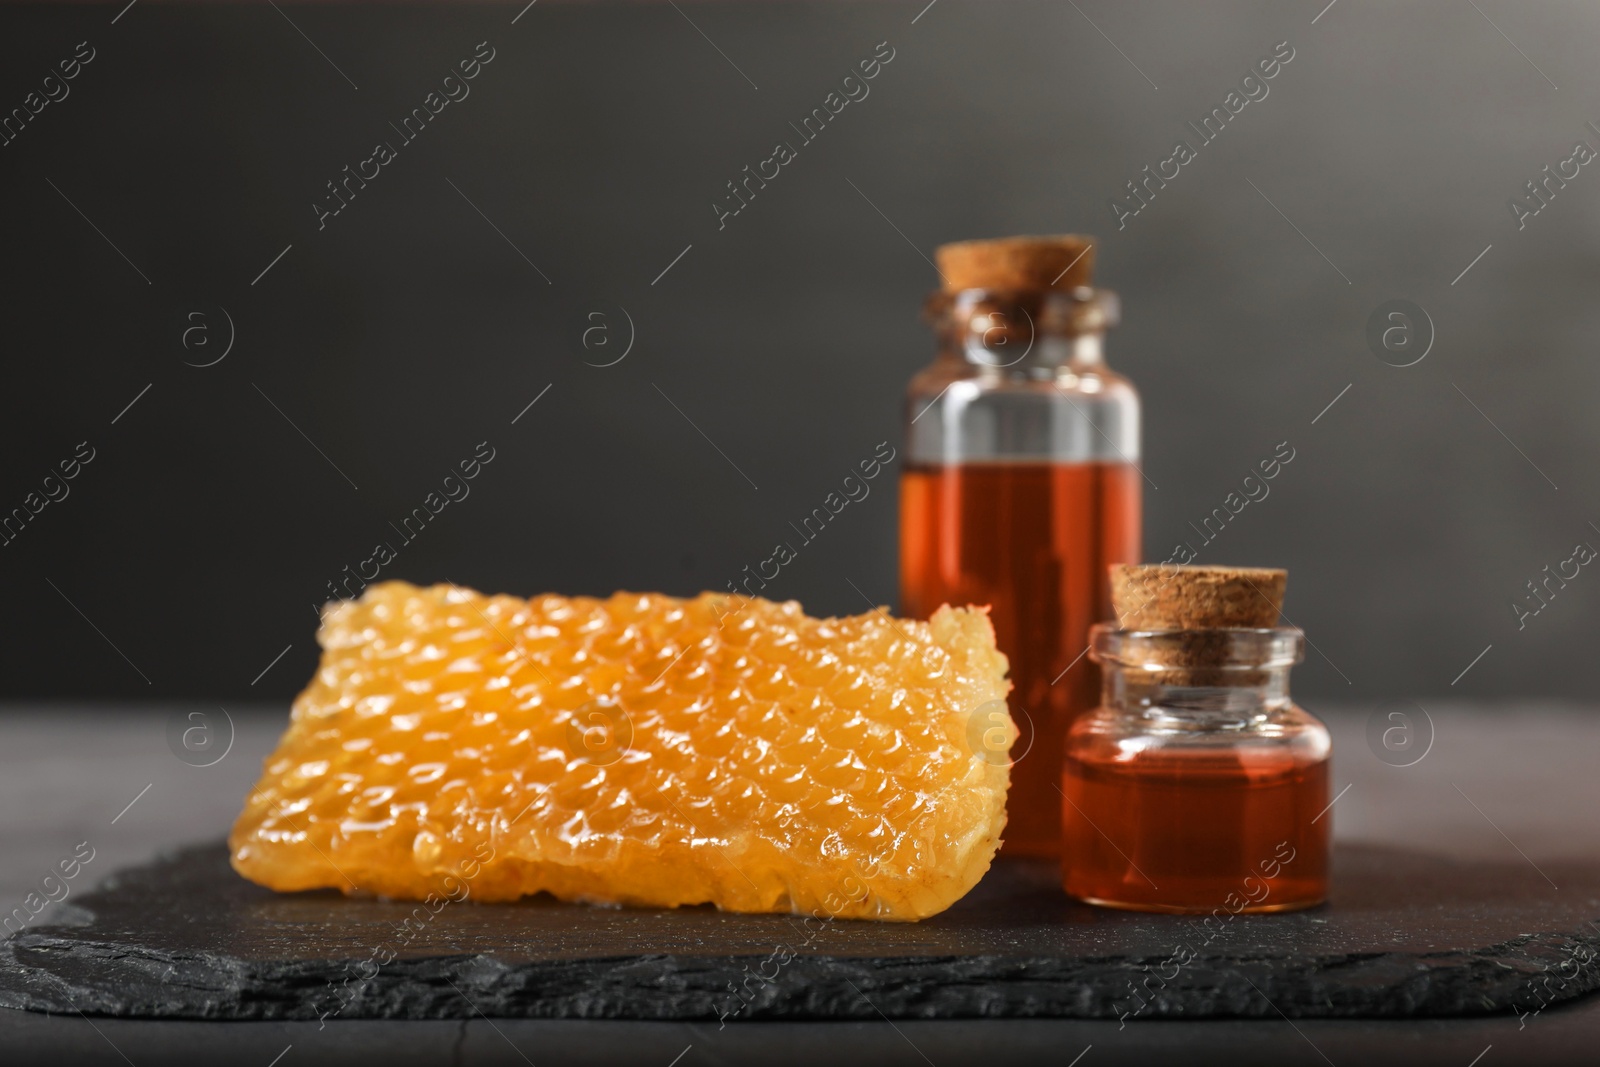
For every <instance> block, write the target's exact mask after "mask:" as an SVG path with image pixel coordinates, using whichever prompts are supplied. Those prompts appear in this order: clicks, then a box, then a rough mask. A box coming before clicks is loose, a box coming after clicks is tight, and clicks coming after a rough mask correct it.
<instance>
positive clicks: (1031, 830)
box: [900, 237, 1142, 857]
mask: <svg viewBox="0 0 1600 1067" xmlns="http://www.w3.org/2000/svg"><path fill="white" fill-rule="evenodd" d="M939 262H940V271H941V274H942V275H943V276H944V280H945V285H944V288H943V290H942V291H941V292H939V293H937V294H935V296H934V297H933V298H932V299H931V300H930V301H929V305H928V310H929V315H930V318H931V319H932V321H933V323H934V326H935V328H936V330H937V332H938V337H939V353H938V356H937V358H936V359H935V360H934V362H933V364H932V365H931V366H929V367H927V368H926V369H924V370H923V371H922V372H920V373H919V374H917V375H916V377H914V378H913V379H912V381H911V385H910V388H909V393H908V403H907V409H906V419H907V446H908V447H907V452H908V455H907V466H906V467H905V468H904V471H903V473H902V477H901V520H900V521H901V525H900V578H901V583H900V588H901V607H902V610H903V611H904V612H906V613H907V614H909V615H911V616H914V617H917V618H926V617H927V616H928V615H929V614H931V613H932V612H933V611H934V610H936V609H937V608H938V607H939V605H940V604H944V603H950V604H956V605H962V604H988V605H990V608H991V610H990V619H991V620H992V621H993V623H994V628H995V634H996V637H997V639H998V642H999V646H1000V649H1001V651H1003V652H1004V653H1005V654H1006V655H1007V656H1008V657H1009V659H1010V662H1011V680H1012V683H1013V689H1012V693H1011V697H1010V700H1009V703H1010V706H1011V711H1012V716H1013V718H1014V719H1015V720H1016V722H1017V726H1018V728H1019V730H1020V735H1019V737H1018V738H1017V740H1016V742H1015V743H1014V745H1013V747H1012V758H1013V760H1014V761H1015V763H1014V765H1013V767H1012V776H1011V790H1010V794H1009V796H1008V799H1007V802H1006V806H1007V825H1006V831H1005V846H1004V851H1005V852H1006V853H1008V854H1012V855H1026V856H1043V857H1055V856H1058V855H1059V854H1060V847H1061V841H1060V838H1061V806H1062V805H1061V796H1060V786H1059V782H1060V780H1061V758H1062V746H1063V742H1064V739H1065V736H1066V732H1067V729H1068V728H1069V726H1070V725H1071V723H1072V721H1073V719H1074V718H1076V717H1077V716H1078V715H1080V714H1082V713H1084V712H1086V711H1088V710H1090V709H1092V708H1093V707H1094V706H1095V705H1096V703H1097V702H1098V697H1099V690H1100V679H1099V675H1098V669H1097V667H1096V665H1095V664H1094V663H1093V662H1091V661H1090V660H1089V659H1088V657H1087V656H1086V655H1085V652H1086V651H1087V647H1088V632H1089V627H1090V625H1091V624H1093V623H1097V622H1101V621H1104V620H1107V619H1110V618H1111V617H1112V615H1111V608H1110V593H1109V588H1108V584H1107V578H1106V570H1107V565H1108V564H1111V563H1133V562H1137V561H1138V558H1139V534H1140V496H1141V493H1140V483H1141V478H1142V475H1141V472H1140V469H1139V398H1138V394H1137V393H1136V392H1135V391H1134V388H1133V386H1132V385H1130V384H1129V383H1128V381H1127V380H1126V379H1124V378H1122V377H1121V376H1119V375H1117V374H1116V373H1114V372H1113V371H1111V370H1110V368H1108V367H1107V366H1106V363H1105V359H1104V356H1103V354H1102V350H1101V343H1102V340H1103V338H1104V335H1105V331H1106V329H1107V328H1108V327H1110V326H1114V325H1115V324H1116V322H1117V318H1118V304H1117V299H1116V295H1115V294H1114V293H1111V292H1108V291H1104V290H1096V289H1092V288H1090V287H1089V286H1088V285H1087V282H1088V278H1089V268H1090V265H1091V264H1092V262H1093V246H1092V244H1091V243H1090V242H1089V241H1088V239H1086V238H1079V237H1054V238H1015V239H1010V240H1005V241H995V242H987V241H985V242H966V243H963V244H960V245H946V246H944V247H943V248H941V249H940V250H939Z"/></svg>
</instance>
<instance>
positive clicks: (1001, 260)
mask: <svg viewBox="0 0 1600 1067" xmlns="http://www.w3.org/2000/svg"><path fill="white" fill-rule="evenodd" d="M1094 254H1095V245H1094V238H1092V237H1083V236H1080V235H1078V234H1071V233H1069V234H1061V235H1059V236H1054V237H999V238H995V239H993V240H987V241H959V242H957V243H955V244H948V245H940V246H939V247H938V248H937V249H936V250H935V251H934V253H933V255H934V258H935V259H936V260H937V261H938V263H939V273H940V274H941V275H942V276H943V278H944V291H945V292H947V293H957V292H960V291H961V290H963V289H1009V290H1018V289H1022V290H1030V289H1031V290H1043V289H1060V290H1068V289H1075V288H1077V287H1078V286H1083V285H1088V284H1089V282H1090V279H1091V278H1092V276H1093V274H1094Z"/></svg>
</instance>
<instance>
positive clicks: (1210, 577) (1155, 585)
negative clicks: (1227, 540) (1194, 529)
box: [1111, 563, 1289, 630]
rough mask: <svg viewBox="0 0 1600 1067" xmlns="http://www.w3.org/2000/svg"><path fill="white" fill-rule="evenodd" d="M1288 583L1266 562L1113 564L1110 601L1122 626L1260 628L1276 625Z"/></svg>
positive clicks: (1155, 628) (1165, 628)
mask: <svg viewBox="0 0 1600 1067" xmlns="http://www.w3.org/2000/svg"><path fill="white" fill-rule="evenodd" d="M1288 582H1289V572H1288V571H1284V570H1277V569H1274V568H1270V567H1181V566H1176V565H1172V564H1165V563H1158V564H1122V563H1117V564H1112V566H1111V606H1112V608H1113V610H1115V611H1116V613H1117V622H1118V624H1119V625H1120V626H1121V627H1122V628H1123V629H1124V630H1218V629H1263V628H1267V627H1271V626H1276V625H1277V623H1278V615H1279V613H1280V612H1282V611H1283V594H1284V589H1285V587H1286V586H1287V585H1288Z"/></svg>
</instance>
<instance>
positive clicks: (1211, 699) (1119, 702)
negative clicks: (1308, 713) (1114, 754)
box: [1101, 665, 1291, 727]
mask: <svg viewBox="0 0 1600 1067" xmlns="http://www.w3.org/2000/svg"><path fill="white" fill-rule="evenodd" d="M1239 673H1241V674H1243V675H1245V677H1242V678H1232V677H1224V676H1223V675H1222V673H1221V672H1215V671H1193V670H1184V671H1172V670H1151V669H1149V668H1146V667H1124V666H1118V665H1106V666H1105V667H1104V669H1103V670H1102V673H1101V704H1102V706H1103V707H1105V708H1106V709H1108V710H1110V711H1113V712H1117V713H1120V714H1124V715H1139V716H1144V717H1146V718H1156V719H1170V720H1173V721H1174V722H1187V723H1190V724H1192V725H1194V726H1196V727H1205V726H1220V725H1223V724H1225V723H1227V722H1231V721H1236V720H1245V719H1254V718H1259V717H1262V716H1266V715H1271V714H1272V713H1273V712H1276V711H1281V710H1284V709H1286V708H1288V707H1290V706H1291V704H1290V700H1289V668H1288V667H1274V668H1269V669H1262V670H1250V671H1244V672H1239Z"/></svg>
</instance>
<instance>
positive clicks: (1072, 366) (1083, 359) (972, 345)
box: [944, 331, 1106, 377]
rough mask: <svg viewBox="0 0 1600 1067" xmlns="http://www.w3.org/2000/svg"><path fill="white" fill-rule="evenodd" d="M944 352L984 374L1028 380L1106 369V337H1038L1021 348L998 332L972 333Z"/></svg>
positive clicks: (1073, 335) (1087, 334)
mask: <svg viewBox="0 0 1600 1067" xmlns="http://www.w3.org/2000/svg"><path fill="white" fill-rule="evenodd" d="M997 342H998V343H997ZM944 351H945V354H946V355H947V356H948V357H949V358H953V359H958V360H961V361H962V362H964V363H968V364H971V365H972V366H975V367H979V368H981V369H983V370H988V371H992V372H994V373H996V374H1009V375H1016V376H1026V377H1034V376H1037V375H1039V373H1040V372H1056V373H1059V372H1060V371H1062V370H1065V371H1067V372H1069V373H1074V374H1093V373H1095V372H1098V371H1101V370H1104V369H1105V365H1106V360H1105V334H1104V333H1083V334H1069V335H1056V336H1049V335H1042V336H1041V335H1035V336H1033V337H1031V338H1024V341H1023V344H1022V346H1021V347H1020V348H1019V347H1018V346H1017V345H1016V344H1015V343H1014V341H1012V340H1011V339H1010V338H1006V339H1003V340H1001V339H999V338H998V337H997V335H996V332H994V331H989V332H988V335H987V337H986V336H985V335H984V334H978V333H972V332H968V333H966V334H965V335H964V336H963V337H961V338H960V340H959V343H957V344H955V345H947V346H946V347H945V350H944Z"/></svg>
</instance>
